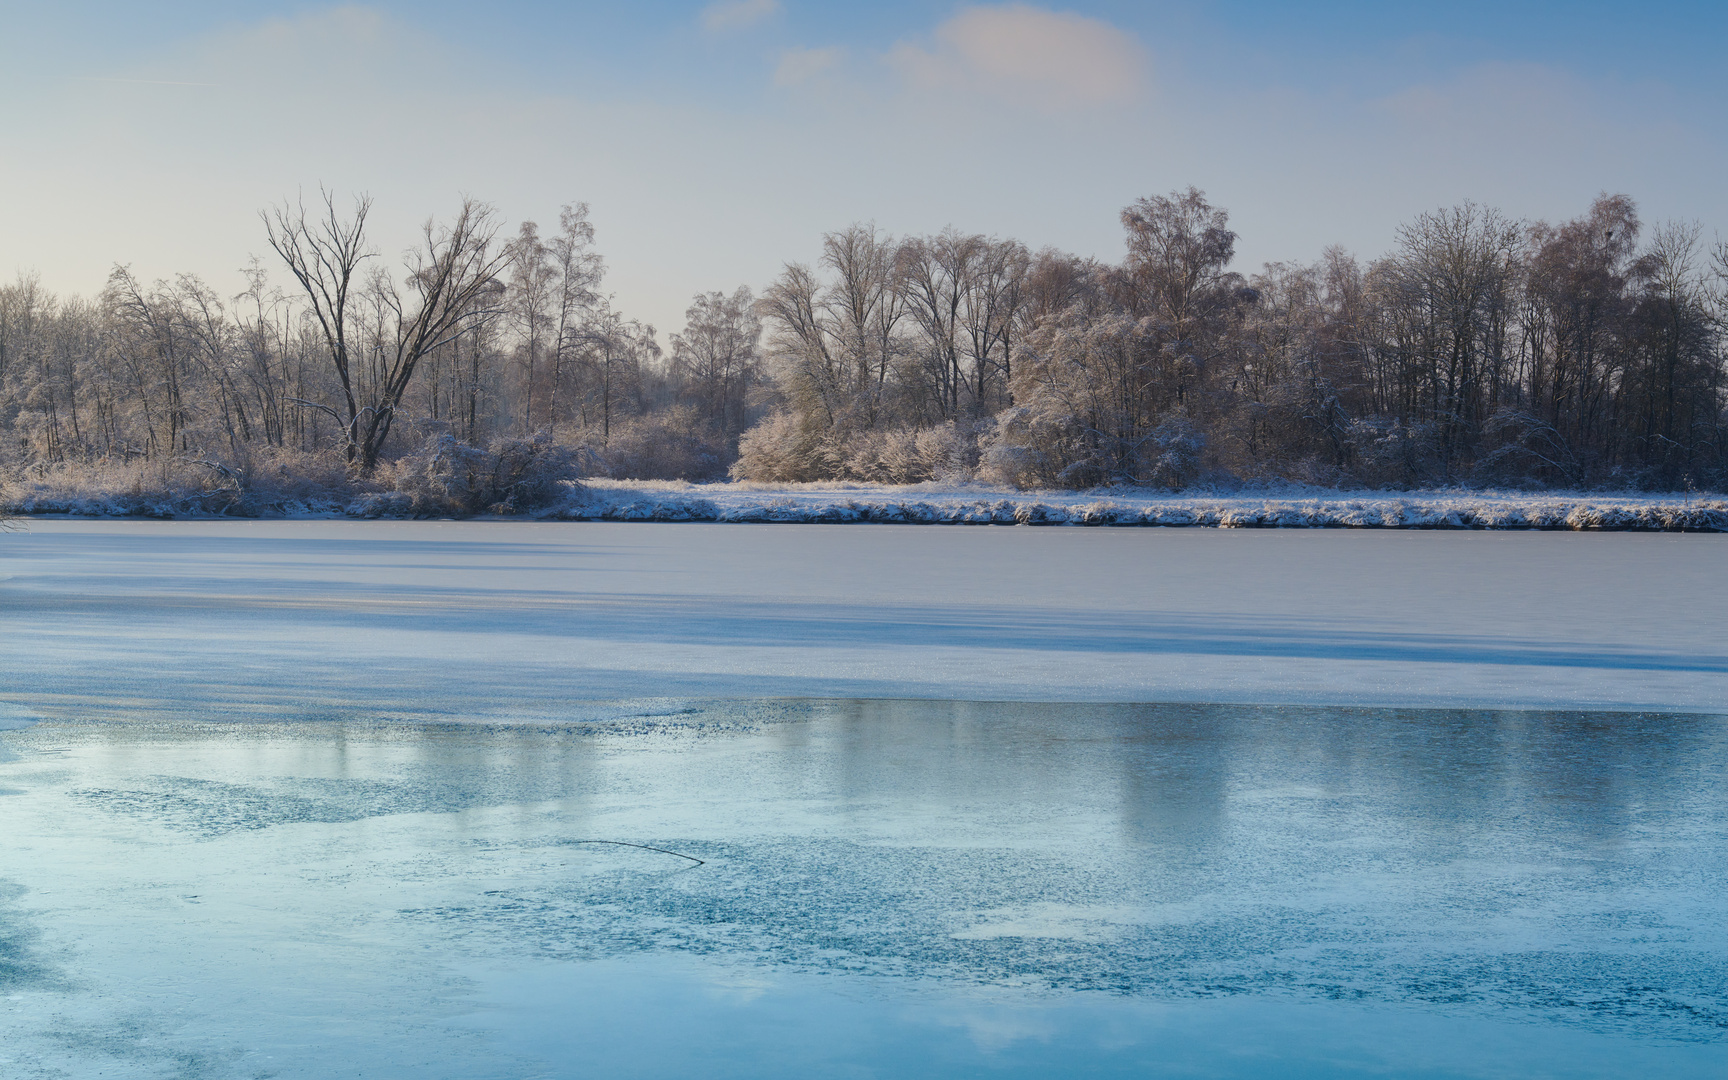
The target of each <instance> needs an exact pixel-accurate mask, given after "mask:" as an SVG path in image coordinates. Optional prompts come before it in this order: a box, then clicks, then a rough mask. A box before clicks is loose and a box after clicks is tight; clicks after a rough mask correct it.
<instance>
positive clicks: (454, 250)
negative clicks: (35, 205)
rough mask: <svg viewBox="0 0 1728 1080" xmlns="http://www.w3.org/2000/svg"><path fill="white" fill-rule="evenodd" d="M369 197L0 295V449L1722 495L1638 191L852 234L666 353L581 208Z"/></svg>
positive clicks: (247, 459)
mask: <svg viewBox="0 0 1728 1080" xmlns="http://www.w3.org/2000/svg"><path fill="white" fill-rule="evenodd" d="M369 209H370V202H369V201H368V200H366V199H364V198H361V199H359V200H357V201H355V202H354V203H353V204H352V205H351V207H349V208H347V209H344V208H343V207H342V206H341V205H340V204H339V202H338V200H337V199H335V198H334V197H333V196H331V195H329V194H324V195H323V197H322V199H321V200H320V201H319V203H318V204H317V205H315V206H314V207H313V208H312V209H311V210H310V211H308V209H307V208H306V207H305V206H303V205H301V204H300V203H294V204H284V205H282V206H279V207H275V208H271V209H269V210H267V211H266V212H265V213H264V215H263V223H264V226H265V237H266V239H267V240H268V243H269V244H270V246H271V248H272V249H273V251H274V253H275V255H276V256H277V257H278V258H277V262H276V264H273V265H272V264H265V263H260V262H256V261H255V262H254V264H253V266H252V268H251V269H250V270H249V272H248V274H247V278H246V280H247V282H248V287H247V288H246V289H245V291H243V292H241V293H240V294H238V295H236V296H232V297H224V296H220V295H218V294H217V293H216V292H215V291H214V290H212V289H211V288H210V287H209V286H208V285H206V284H205V283H204V282H203V281H201V280H200V279H199V278H197V277H196V276H194V275H191V274H182V275H180V276H178V277H176V278H174V279H173V280H172V281H158V282H154V283H145V282H143V281H140V280H138V279H137V278H136V277H135V276H134V275H133V274H132V272H131V271H130V270H129V269H127V268H125V267H116V268H115V269H114V271H113V273H112V274H111V275H110V278H109V282H108V287H107V288H106V289H105V290H103V292H102V293H101V294H100V295H99V296H97V297H95V298H93V299H82V298H78V297H67V298H60V297H55V296H53V295H50V294H49V293H47V292H46V291H45V290H43V289H42V288H41V287H40V286H39V285H38V284H37V283H36V281H35V280H34V279H32V278H29V277H23V278H21V279H19V280H18V281H17V282H15V283H14V284H11V285H8V286H4V287H0V470H10V471H12V472H14V473H18V472H21V471H23V470H29V469H37V470H42V469H51V468H55V467H60V466H68V467H70V466H71V465H76V464H80V463H82V464H89V463H99V462H120V463H126V462H136V461H185V462H196V463H198V464H200V465H201V466H203V467H207V468H209V469H211V470H213V471H215V472H218V473H220V474H221V475H223V476H226V477H231V478H235V482H237V483H244V482H245V478H246V476H247V475H248V472H249V470H251V469H253V468H254V467H255V462H256V461H258V460H260V459H261V455H263V456H268V457H269V459H270V460H271V461H272V462H273V463H274V467H276V468H279V469H280V468H289V469H292V468H295V467H297V466H295V465H294V462H295V461H297V460H300V459H302V458H303V459H305V460H306V461H308V462H310V461H312V460H314V459H317V460H320V461H324V462H325V465H323V466H319V467H321V468H328V467H329V466H328V460H329V459H330V457H331V455H336V456H337V464H338V465H339V466H340V468H342V469H346V470H347V471H348V473H349V474H350V475H353V476H367V475H370V474H371V473H372V472H373V471H374V470H377V469H379V468H380V467H382V466H383V465H384V464H386V463H391V462H395V461H397V460H398V459H401V460H407V459H408V457H409V456H411V455H414V454H419V455H421V456H422V457H424V455H425V454H427V453H430V452H431V451H428V450H426V449H425V448H426V447H428V446H433V445H434V443H436V445H438V446H443V447H446V448H449V447H455V446H460V445H466V446H473V447H488V446H493V445H501V446H502V445H506V444H507V445H508V446H509V447H511V448H517V449H512V450H511V451H510V452H511V453H517V454H520V453H525V452H528V451H526V450H521V449H519V448H522V447H532V448H537V449H534V450H533V451H532V452H533V453H536V454H542V455H544V454H546V453H550V452H552V451H556V454H557V455H558V460H559V461H561V462H575V463H576V465H577V467H578V468H579V469H580V470H581V471H585V472H588V473H600V474H607V475H613V476H620V477H623V476H629V477H640V478H656V477H661V478H677V477H682V478H688V479H696V480H706V479H715V478H720V477H723V476H725V475H727V474H728V473H730V474H731V475H733V476H735V477H740V478H745V479H753V480H764V481H775V480H816V479H854V480H875V481H885V482H902V483H903V482H916V481H922V480H928V479H932V478H980V479H985V480H989V481H992V482H997V483H1008V484H1014V485H1020V486H1060V487H1079V486H1093V485H1101V484H1135V485H1162V486H1168V487H1173V488H1174V487H1183V486H1186V485H1190V484H1193V483H1196V482H1207V481H1212V482H1228V481H1231V480H1257V479H1280V478H1282V479H1293V480H1299V481H1303V482H1308V483H1317V484H1327V485H1333V484H1361V485H1369V486H1395V487H1408V486H1418V485H1431V484H1476V485H1518V486H1585V485H1594V486H1620V487H1643V488H1666V489H1673V488H1679V487H1684V486H1700V487H1714V488H1718V489H1719V488H1721V487H1723V486H1724V485H1725V484H1728V411H1725V410H1728V399H1725V396H1724V391H1725V380H1724V374H1725V365H1728V245H1724V244H1722V243H1720V242H1718V243H1716V244H1715V245H1714V246H1713V247H1712V246H1710V245H1708V244H1706V242H1705V241H1704V239H1703V230H1702V228H1701V227H1700V226H1698V225H1696V224H1686V223H1680V224H1665V225H1660V226H1657V227H1655V228H1653V229H1646V228H1645V227H1644V225H1643V224H1642V222H1641V221H1640V220H1639V217H1638V213H1637V208H1636V207H1635V206H1634V204H1633V202H1632V200H1630V199H1629V198H1627V197H1625V196H1623V195H1612V196H1610V195H1604V196H1602V197H1601V198H1599V199H1597V200H1596V202H1595V203H1594V204H1593V205H1592V206H1590V207H1589V208H1588V210H1587V211H1586V212H1585V213H1584V214H1582V215H1581V216H1579V217H1578V218H1576V219H1575V220H1572V221H1566V222H1562V223H1559V224H1549V223H1546V222H1535V223H1529V222H1518V221H1513V220H1510V219H1508V218H1506V217H1505V216H1504V215H1502V214H1500V213H1499V212H1497V211H1495V210H1492V209H1490V208H1486V207H1481V206H1477V205H1475V204H1472V203H1465V204H1463V205H1460V206H1457V207H1452V208H1449V209H1443V210H1438V211H1435V212H1433V213H1428V214H1423V215H1421V216H1419V217H1418V218H1416V219H1415V220H1414V221H1412V222H1409V223H1408V224H1406V225H1405V226H1403V227H1402V228H1400V229H1399V230H1398V233H1397V235H1396V237H1395V242H1394V245H1393V248H1392V250H1391V251H1390V252H1388V253H1387V254H1385V255H1384V256H1382V257H1380V258H1378V259H1375V260H1373V261H1370V262H1367V263H1362V262H1360V261H1358V260H1357V259H1356V258H1355V257H1353V256H1352V255H1350V254H1348V253H1346V252H1344V251H1342V250H1341V249H1338V248H1331V249H1328V250H1327V251H1326V252H1325V253H1324V255H1323V256H1322V257H1321V259H1320V260H1319V261H1317V262H1315V263H1312V264H1306V265H1303V264H1286V263H1274V264H1269V265H1267V266H1265V267H1263V268H1262V269H1261V270H1260V271H1259V272H1258V273H1254V274H1250V275H1247V276H1244V275H1243V274H1241V273H1238V272H1235V271H1232V270H1231V269H1230V267H1231V263H1232V261H1233V259H1234V254H1235V247H1236V240H1237V237H1236V234H1235V233H1234V232H1233V231H1231V229H1230V228H1229V216H1228V214H1227V213H1226V212H1225V210H1224V209H1223V208H1221V207H1215V206H1213V205H1212V204H1211V203H1210V202H1208V200H1207V199H1206V197H1205V195H1204V194H1203V193H1202V192H1200V191H1198V190H1195V189H1193V188H1189V189H1188V190H1186V191H1178V192H1172V193H1170V194H1169V195H1162V196H1152V197H1148V198H1144V199H1140V200H1137V201H1136V202H1135V203H1134V204H1133V205H1131V206H1129V207H1127V208H1125V209H1124V210H1123V211H1122V212H1121V222H1122V226H1123V229H1124V237H1125V254H1124V257H1123V259H1122V261H1121V262H1120V263H1119V264H1110V263H1103V262H1098V261H1096V260H1091V259H1082V258H1078V257H1076V256H1073V255H1069V254H1065V253H1063V252H1060V251H1055V250H1051V249H1044V250H1041V251H1036V252H1034V251H1031V250H1029V249H1028V248H1027V247H1026V245H1024V244H1022V243H1020V242H1019V241H1017V240H1011V239H999V238H996V237H988V236H981V235H976V234H969V233H963V232H960V231H958V230H955V229H946V230H944V231H942V232H940V233H938V234H936V235H933V236H915V237H905V238H895V237H891V236H887V235H884V234H883V233H881V232H879V231H878V230H877V229H875V228H874V227H872V226H869V225H854V226H852V227H850V228H847V229H844V230H841V231H838V232H834V233H830V234H828V235H827V236H825V237H823V238H822V243H821V249H820V250H821V254H820V257H819V259H818V260H817V262H816V263H815V264H814V265H807V264H803V263H788V264H786V266H785V268H784V270H783V271H782V272H781V274H780V275H779V276H778V277H776V278H775V279H774V280H773V281H772V282H769V283H767V285H766V287H765V288H764V289H763V290H762V292H761V295H760V296H759V297H758V296H757V295H755V294H754V293H753V292H752V291H751V289H749V288H748V287H739V288H736V289H734V290H733V291H732V292H730V293H728V292H723V291H714V292H707V293H703V294H700V295H698V296H696V297H695V298H694V299H693V300H692V302H691V305H690V308H689V310H688V311H687V312H686V315H685V320H686V321H685V325H684V327H683V329H682V330H681V331H679V332H678V333H675V334H672V335H670V336H669V339H668V343H669V348H668V349H667V350H666V351H664V352H663V351H662V349H661V347H660V345H659V343H658V340H657V336H656V334H655V331H654V328H653V327H651V326H646V325H643V324H642V323H640V322H638V321H635V320H632V319H627V318H625V317H624V315H622V314H621V313H620V312H618V311H617V310H616V307H615V305H614V302H613V299H612V298H611V297H610V296H608V295H607V294H605V293H604V292H603V291H602V288H601V286H602V283H603V280H604V272H605V266H604V263H603V261H602V260H601V258H600V256H599V255H598V253H597V251H596V249H595V234H594V229H593V226H592V225H591V224H590V223H589V219H588V208H587V206H586V205H584V204H572V205H570V206H567V207H565V208H564V210H563V212H562V213H561V214H560V217H559V222H558V227H557V230H556V232H555V233H553V234H551V235H543V234H542V233H541V231H540V229H539V227H538V226H537V225H535V224H534V223H533V222H524V223H522V224H521V225H520V226H519V228H518V229H517V231H516V233H515V234H514V235H513V236H506V235H501V233H500V229H499V225H498V216H497V214H496V212H495V211H493V210H492V208H490V207H488V206H486V205H484V204H481V203H477V202H474V201H472V200H469V201H465V202H464V203H463V204H462V205H461V206H460V207H459V209H458V211H457V213H456V215H455V217H454V218H453V219H451V220H450V221H449V223H448V224H439V223H438V222H436V221H429V222H427V224H426V226H425V228H424V230H423V232H422V236H421V243H420V245H419V247H418V248H417V249H415V250H414V251H412V252H410V253H409V255H408V256H407V258H406V260H405V262H404V264H403V266H402V267H401V268H400V270H399V271H397V272H396V273H394V274H393V273H391V272H390V270H389V269H388V268H386V267H385V266H384V265H383V264H382V263H381V262H380V261H379V260H378V259H377V257H376V253H375V252H374V251H373V250H372V248H371V247H370V245H369V242H368V240H367V238H366V224H367V215H368V212H369ZM273 270H274V271H278V272H277V273H276V274H275V276H276V277H278V278H280V279H281V280H282V282H283V284H281V285H273V284H272V278H273ZM279 271H286V274H285V275H284V274H281V273H280V272H279ZM429 440H430V441H429ZM438 440H442V442H438ZM512 440H514V441H512ZM524 440H526V441H524ZM439 453H441V454H443V455H444V456H443V457H439V458H437V460H438V461H445V460H448V459H450V455H451V454H453V453H455V451H454V450H451V449H445V450H442V451H439ZM296 455H298V456H299V457H296ZM420 460H421V459H420V458H414V461H416V462H419V461H420ZM427 460H432V459H427ZM307 467H308V468H311V466H307ZM404 467H406V466H404ZM415 467H416V468H419V467H421V466H419V465H416V466H415ZM427 467H430V466H427Z"/></svg>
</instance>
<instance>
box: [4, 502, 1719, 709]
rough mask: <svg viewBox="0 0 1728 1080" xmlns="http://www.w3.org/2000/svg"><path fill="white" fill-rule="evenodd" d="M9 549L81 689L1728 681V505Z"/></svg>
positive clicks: (283, 697) (1419, 697)
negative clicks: (1715, 514) (1446, 519)
mask: <svg viewBox="0 0 1728 1080" xmlns="http://www.w3.org/2000/svg"><path fill="white" fill-rule="evenodd" d="M0 578H3V579H4V580H0V633H3V634H4V635H5V640H6V648H7V656H6V684H5V685H4V686H3V687H0V700H14V701H18V702H21V703H25V704H28V705H30V706H31V707H32V708H39V709H43V710H45V711H48V712H49V713H50V714H51V715H53V714H56V713H55V710H71V711H70V712H69V713H67V715H79V716H89V715H92V714H95V713H103V712H107V711H112V712H114V713H115V714H116V715H125V716H134V715H137V714H138V713H139V712H140V711H154V712H156V713H157V714H158V715H161V716H163V717H169V718H179V717H183V716H185V715H187V712H186V710H188V709H191V710H194V711H195V712H196V713H197V715H199V716H220V715H236V716H242V717H254V716H257V715H259V714H261V713H265V712H268V711H270V710H276V711H278V712H279V713H280V714H281V715H283V716H286V717H289V718H301V717H304V716H306V715H307V714H308V712H309V711H312V712H321V714H322V715H328V716H335V715H345V716H373V715H390V716H397V717H405V718H419V719H437V718H449V719H472V718H474V717H476V716H493V717H541V718H549V719H555V720H556V719H568V718H570V715H571V710H572V704H571V703H572V702H573V701H587V700H610V699H620V698H631V699H635V698H643V697H682V696H693V697H721V696H724V697H748V698H758V697H773V696H813V697H872V698H876V697H894V698H900V697H925V698H951V699H970V700H1002V699H1017V700H1034V701H1073V700H1089V701H1197V702H1243V703H1258V704H1276V703H1313V704H1351V705H1366V704H1376V705H1436V706H1444V707H1452V706H1482V707H1515V708H1613V709H1662V710H1670V711H1673V710H1680V711H1684V710H1702V711H1712V712H1713V711H1719V710H1721V709H1722V707H1723V703H1724V702H1728V633H1725V632H1724V630H1723V625H1722V612H1723V611H1725V610H1728V535H1724V534H1704V535H1698V534H1666V533H1605V534H1588V533H1586V534H1577V533H1540V532H1523V533H1471V532H1341V531H1333V530H1327V531H1306V530H1277V531H1262V530H1253V531H1220V530H1210V529H1208V530H1190V529H1154V528H1145V529H1034V528H1011V527H989V526H972V527H932V526H910V525H909V526H895V525H874V526H853V527H846V526H820V525H762V526H756V525H698V524H685V525H671V524H666V525H659V524H607V523H540V524H534V523H518V522H344V521H252V522H180V521H173V522H152V521H64V520H56V521H45V520H38V521H33V522H31V523H30V524H29V531H28V532H26V533H13V534H6V535H0Z"/></svg>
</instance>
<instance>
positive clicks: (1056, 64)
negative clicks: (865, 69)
mask: <svg viewBox="0 0 1728 1080" xmlns="http://www.w3.org/2000/svg"><path fill="white" fill-rule="evenodd" d="M888 61H889V63H890V64H892V65H893V66H894V67H895V68H897V69H898V70H899V71H900V72H901V74H902V75H903V76H904V77H905V78H906V79H908V80H909V81H910V82H912V83H913V85H915V86H919V87H922V88H925V89H932V90H967V91H972V92H979V93H987V94H992V95H995V96H1001V97H1008V98H1010V99H1013V100H1016V101H1019V102H1021V103H1024V104H1030V105H1034V106H1040V107H1045V108H1066V107H1071V106H1075V105H1102V104H1117V103H1122V102H1126V101H1130V100H1132V99H1133V98H1134V97H1136V96H1137V95H1138V94H1139V93H1140V92H1141V90H1142V89H1143V87H1144V86H1145V84H1146V75H1147V60H1146V52H1145V50H1144V49H1143V48H1142V47H1141V46H1140V44H1139V42H1137V41H1136V40H1135V39H1134V38H1133V37H1132V36H1130V35H1129V34H1127V33H1126V32H1124V31H1122V30H1120V29H1118V28H1117V27H1115V26H1112V25H1111V24H1109V23H1107V22H1104V21H1102V20H1100V19H1093V18H1089V17H1087V16H1085V15H1076V14H1074V13H1072V12H1057V11H1047V10H1045V9H1043V8H1037V7H1032V6H1031V5H1028V4H1008V5H1005V6H1000V7H970V8H965V9H963V10H962V11H961V12H960V13H959V14H957V15H955V16H954V17H953V18H951V19H949V20H948V21H947V22H945V23H943V24H942V25H940V26H938V27H937V28H936V31H935V34H934V35H933V41H932V42H931V43H930V44H928V45H920V44H915V43H912V42H901V43H900V44H899V45H896V46H895V47H894V49H893V50H892V51H891V52H890V53H889V55H888Z"/></svg>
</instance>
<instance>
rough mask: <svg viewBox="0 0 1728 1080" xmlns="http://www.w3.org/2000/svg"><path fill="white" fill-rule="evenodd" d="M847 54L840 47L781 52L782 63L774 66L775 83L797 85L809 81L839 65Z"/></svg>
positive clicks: (777, 84) (776, 84) (778, 84)
mask: <svg viewBox="0 0 1728 1080" xmlns="http://www.w3.org/2000/svg"><path fill="white" fill-rule="evenodd" d="M845 55H846V53H845V50H843V49H839V48H827V49H787V50H786V51H785V52H783V53H781V54H780V63H779V64H778V65H777V66H776V67H775V68H774V85H775V86H797V85H798V84H799V83H805V82H809V81H810V80H811V79H814V78H815V77H816V76H818V75H820V74H822V73H823V72H825V71H830V70H832V69H834V68H836V67H839V66H840V61H841V60H842V59H844V58H845Z"/></svg>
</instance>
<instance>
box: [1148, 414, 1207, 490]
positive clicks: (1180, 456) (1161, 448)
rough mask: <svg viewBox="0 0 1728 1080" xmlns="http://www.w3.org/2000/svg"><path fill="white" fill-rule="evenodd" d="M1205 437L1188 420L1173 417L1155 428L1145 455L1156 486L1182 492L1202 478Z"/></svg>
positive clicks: (1149, 473) (1150, 477) (1149, 475)
mask: <svg viewBox="0 0 1728 1080" xmlns="http://www.w3.org/2000/svg"><path fill="white" fill-rule="evenodd" d="M1205 452H1206V435H1205V433H1204V432H1202V431H1201V430H1200V429H1199V428H1197V427H1195V426H1194V424H1193V423H1192V422H1191V421H1189V420H1188V419H1187V418H1185V417H1180V416H1178V417H1172V418H1170V419H1168V420H1166V421H1164V422H1163V423H1162V424H1159V425H1158V426H1157V427H1156V428H1153V429H1152V437H1151V438H1150V439H1149V440H1148V441H1147V444H1146V449H1145V450H1144V451H1142V455H1143V456H1144V457H1145V458H1146V459H1147V461H1146V464H1147V466H1148V467H1147V468H1146V470H1145V474H1146V476H1147V478H1148V479H1150V480H1152V481H1153V482H1154V483H1157V484H1162V485H1164V486H1165V487H1168V488H1172V489H1175V490H1181V489H1182V488H1185V487H1187V486H1188V485H1189V484H1191V483H1193V482H1194V480H1195V479H1196V478H1197V477H1198V476H1199V475H1200V469H1201V466H1202V455H1204V454H1205Z"/></svg>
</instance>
